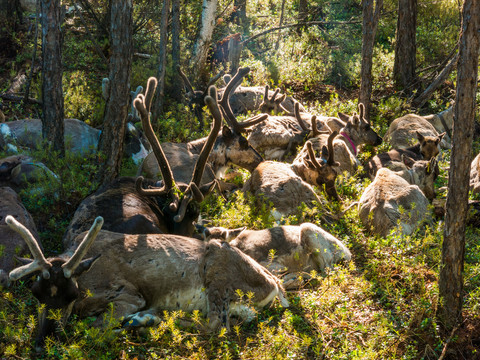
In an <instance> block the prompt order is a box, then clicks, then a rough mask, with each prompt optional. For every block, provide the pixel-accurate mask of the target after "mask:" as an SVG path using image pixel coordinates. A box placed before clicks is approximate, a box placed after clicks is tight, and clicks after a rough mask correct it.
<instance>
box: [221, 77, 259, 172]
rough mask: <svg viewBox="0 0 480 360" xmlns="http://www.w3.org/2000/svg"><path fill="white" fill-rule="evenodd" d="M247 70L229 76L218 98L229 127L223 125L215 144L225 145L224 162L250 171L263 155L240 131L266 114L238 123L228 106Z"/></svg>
mask: <svg viewBox="0 0 480 360" xmlns="http://www.w3.org/2000/svg"><path fill="white" fill-rule="evenodd" d="M249 71H250V69H249V68H240V69H238V71H237V73H236V74H235V76H234V77H233V78H229V81H228V84H227V86H226V88H225V91H224V92H223V94H222V98H221V99H220V100H219V105H220V107H221V110H222V112H223V114H224V118H225V121H226V122H227V124H228V125H229V127H227V126H224V127H223V130H222V134H221V135H220V136H219V140H218V141H217V144H223V145H222V146H225V148H224V149H223V150H222V151H224V153H225V157H226V158H227V161H226V162H231V163H233V164H235V165H237V166H240V167H242V168H245V169H247V170H248V171H250V172H251V171H253V170H254V169H255V168H256V167H257V165H258V164H260V163H261V162H262V161H263V157H262V156H261V155H260V154H259V153H258V152H257V151H256V150H255V149H254V148H253V147H252V146H251V145H250V144H249V143H248V140H247V139H246V138H245V137H244V136H243V135H242V133H244V132H246V131H247V129H248V128H249V127H251V126H253V125H255V124H257V123H259V122H261V121H264V120H265V119H266V118H267V117H268V115H267V114H260V115H257V116H255V117H253V118H251V119H248V120H245V121H243V122H241V123H239V122H238V121H237V119H236V118H235V115H234V114H233V111H232V109H231V107H230V95H231V94H232V93H233V92H234V91H235V89H236V88H237V87H238V86H240V84H241V83H242V80H243V78H244V77H245V76H246V75H247V74H248V72H249ZM217 151H218V150H217Z"/></svg>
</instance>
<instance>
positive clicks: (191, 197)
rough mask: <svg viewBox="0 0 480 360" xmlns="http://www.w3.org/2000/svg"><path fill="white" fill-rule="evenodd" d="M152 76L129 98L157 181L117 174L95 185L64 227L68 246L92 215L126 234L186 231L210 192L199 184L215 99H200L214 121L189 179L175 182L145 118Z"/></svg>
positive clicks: (212, 139) (215, 125)
mask: <svg viewBox="0 0 480 360" xmlns="http://www.w3.org/2000/svg"><path fill="white" fill-rule="evenodd" d="M156 83H157V81H156V79H155V78H150V79H149V80H148V85H147V90H146V92H145V96H144V95H142V94H139V95H138V96H137V98H136V99H135V101H134V104H135V108H136V109H137V111H138V112H139V114H140V117H141V119H142V125H143V129H144V132H145V135H146V137H147V139H148V140H149V142H150V144H151V146H152V149H153V153H154V154H155V157H156V159H157V161H158V164H159V167H160V172H161V174H162V182H157V181H154V180H149V179H144V178H143V177H139V178H137V179H135V178H130V177H121V178H118V179H116V180H114V181H113V182H112V183H110V184H107V185H105V186H103V187H101V188H99V189H98V190H97V191H96V192H95V193H94V194H92V195H90V196H88V197H87V198H86V199H85V200H83V201H82V203H81V204H80V206H79V207H78V209H77V211H76V212H75V214H74V216H73V219H72V221H71V223H70V225H69V226H68V228H67V231H66V233H65V236H64V238H63V242H64V245H65V246H68V245H70V243H71V241H73V239H74V238H75V236H76V235H78V234H79V233H81V232H83V231H85V230H86V229H87V228H88V224H90V223H91V222H92V221H93V218H94V217H95V216H98V215H101V216H103V217H104V219H105V226H104V228H105V229H106V230H110V231H115V232H121V233H126V234H150V233H157V234H158V233H174V234H179V235H186V236H191V235H192V234H193V232H194V230H195V228H194V224H193V223H194V221H196V219H197V218H198V215H199V209H198V203H199V202H201V201H202V200H203V198H204V196H206V195H207V194H208V193H210V192H211V190H212V188H213V186H214V185H215V182H212V183H211V184H206V185H202V184H201V179H202V175H203V172H204V170H205V166H206V163H207V159H208V156H209V154H210V152H211V150H212V148H213V146H214V143H215V139H216V137H217V135H218V132H219V130H220V126H221V122H222V115H221V113H220V110H219V108H218V105H217V102H216V98H215V95H216V93H215V88H212V93H211V95H213V97H212V96H207V97H206V99H205V102H206V103H207V106H208V108H209V109H210V111H211V112H212V115H213V118H214V123H213V128H212V131H211V132H210V134H209V136H208V138H207V140H206V142H205V144H204V146H203V148H202V151H201V153H200V154H199V156H198V159H197V162H196V163H195V166H194V169H193V175H192V176H191V180H190V181H189V183H187V184H185V183H180V182H178V183H177V182H175V179H174V177H173V174H172V170H171V167H170V164H169V161H168V160H167V158H166V156H165V153H164V152H163V150H162V146H161V145H160V143H159V141H158V139H157V137H156V136H155V133H154V132H153V128H152V125H151V122H150V115H149V114H150V105H151V102H152V98H153V94H154V91H155V87H156Z"/></svg>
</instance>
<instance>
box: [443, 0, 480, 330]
mask: <svg viewBox="0 0 480 360" xmlns="http://www.w3.org/2000/svg"><path fill="white" fill-rule="evenodd" d="M462 13H463V21H462V27H461V34H460V44H459V53H460V58H459V62H458V69H457V92H456V99H455V122H454V125H453V139H452V140H453V141H452V144H453V148H452V156H451V161H450V170H449V173H448V179H449V180H448V195H447V203H446V215H445V229H444V232H443V247H442V264H441V268H440V279H439V284H438V285H439V295H440V304H439V311H438V315H439V318H440V320H441V323H442V325H443V326H444V328H445V329H447V330H450V329H452V328H454V327H455V325H457V324H458V323H459V322H460V321H461V318H462V302H463V294H462V293H463V260H464V253H465V220H466V216H467V211H468V189H469V179H470V175H469V174H470V163H471V152H472V141H473V137H472V134H473V133H474V122H475V94H476V91H477V76H478V55H479V42H480V36H479V31H480V17H479V16H478V14H480V0H465V2H464V4H463V12H462Z"/></svg>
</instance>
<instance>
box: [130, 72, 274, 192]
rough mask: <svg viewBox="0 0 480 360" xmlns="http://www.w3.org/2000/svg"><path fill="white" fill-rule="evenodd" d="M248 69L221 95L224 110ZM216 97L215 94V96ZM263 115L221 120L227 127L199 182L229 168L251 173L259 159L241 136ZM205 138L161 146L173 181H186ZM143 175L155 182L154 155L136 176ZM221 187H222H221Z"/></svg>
mask: <svg viewBox="0 0 480 360" xmlns="http://www.w3.org/2000/svg"><path fill="white" fill-rule="evenodd" d="M248 71H249V69H248V68H244V69H239V71H238V72H237V74H236V75H235V76H234V78H233V79H232V80H231V81H230V83H229V85H228V86H227V88H226V89H225V91H224V92H223V96H222V97H221V99H220V104H221V106H222V108H224V107H225V106H226V105H225V104H228V103H229V97H230V95H231V93H232V90H233V86H234V84H236V83H238V82H241V80H242V79H243V77H244V76H245V75H247V73H248ZM215 96H216V95H215ZM266 118H267V115H260V116H256V117H254V118H251V119H249V120H247V121H244V122H242V123H239V122H238V121H237V120H236V118H235V116H232V117H231V118H225V120H226V122H227V123H228V125H229V126H223V128H222V130H221V131H220V132H219V133H218V136H217V138H216V140H215V143H214V145H213V148H212V151H211V152H210V155H209V157H208V162H207V165H206V169H205V172H204V179H203V180H202V183H208V182H211V181H213V180H215V179H216V178H218V179H219V178H221V177H223V172H224V171H225V169H226V168H227V166H229V165H232V164H233V165H237V166H239V167H241V168H244V169H246V170H248V171H250V172H252V171H253V170H254V169H255V168H256V167H257V165H258V164H259V163H260V162H262V161H263V158H262V156H261V155H260V154H259V153H258V152H257V151H256V150H255V149H254V148H253V147H252V146H251V145H250V144H249V142H248V141H247V139H246V138H245V137H244V136H243V135H242V133H243V132H245V131H246V130H247V129H248V128H249V127H251V126H254V125H255V124H257V123H258V122H262V121H264V120H265V119H266ZM207 139H208V138H206V137H205V138H201V139H197V140H193V141H190V142H188V143H163V144H162V149H163V151H164V152H165V154H166V156H167V158H168V159H169V161H170V164H171V166H172V172H173V175H174V177H175V179H177V181H182V182H187V181H188V180H189V176H190V174H191V172H192V170H191V169H193V166H194V164H195V162H196V161H197V159H198V155H199V154H200V153H201V151H202V149H203V146H204V145H205V143H206V142H207ZM142 173H144V174H145V176H146V177H147V178H151V179H156V178H158V174H159V173H160V171H159V167H158V163H157V161H156V159H155V154H149V155H148V156H147V157H146V158H145V160H144V162H143V164H142V166H141V167H140V168H139V170H138V172H137V174H139V175H140V174H142ZM223 185H224V187H225V185H226V184H223Z"/></svg>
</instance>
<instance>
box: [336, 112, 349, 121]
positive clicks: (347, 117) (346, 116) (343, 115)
mask: <svg viewBox="0 0 480 360" xmlns="http://www.w3.org/2000/svg"><path fill="white" fill-rule="evenodd" d="M338 117H339V118H340V120H343V121H344V122H348V120H350V116H348V115H347V114H345V113H342V112H340V111H339V112H338Z"/></svg>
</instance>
